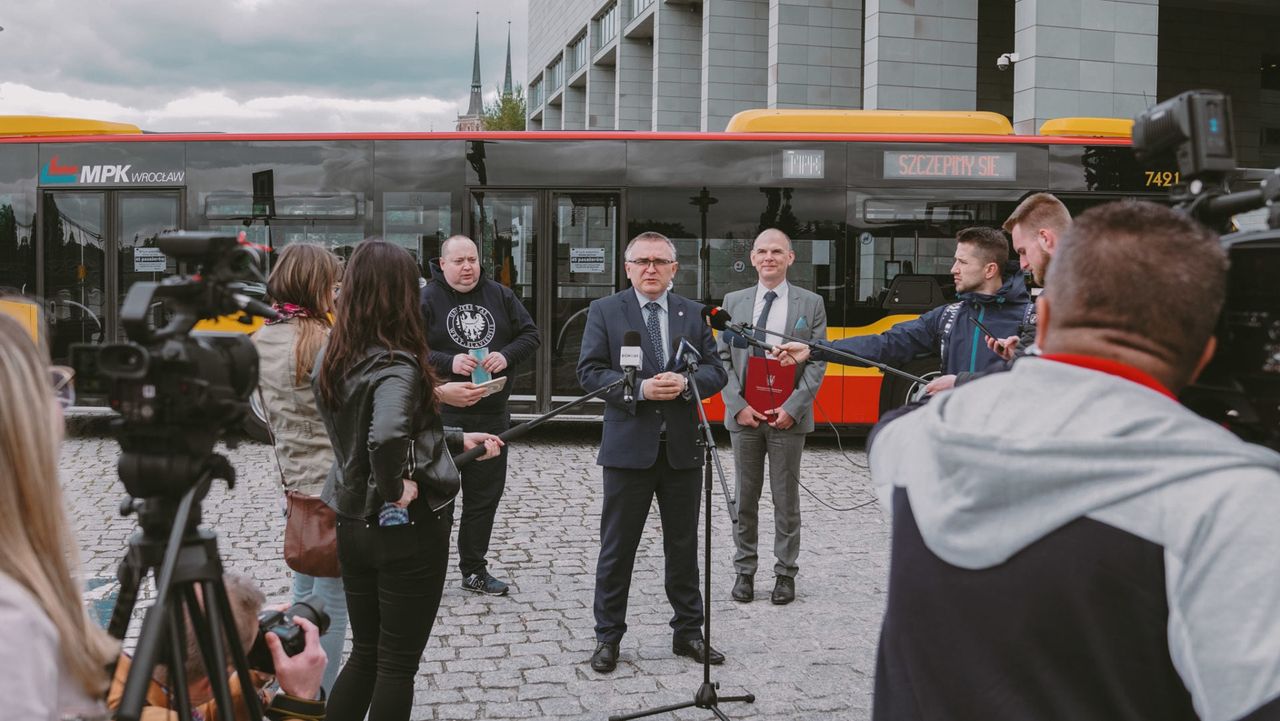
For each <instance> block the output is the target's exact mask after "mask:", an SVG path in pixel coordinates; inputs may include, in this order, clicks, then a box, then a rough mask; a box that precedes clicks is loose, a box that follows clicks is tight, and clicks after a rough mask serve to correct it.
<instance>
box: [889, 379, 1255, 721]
mask: <svg viewBox="0 0 1280 721" xmlns="http://www.w3.org/2000/svg"><path fill="white" fill-rule="evenodd" d="M870 461H871V471H872V478H873V480H874V482H875V484H876V486H877V491H878V493H879V495H880V497H881V500H882V502H883V503H884V504H885V507H886V508H887V509H889V510H890V512H891V514H892V515H894V516H895V517H896V516H899V515H901V514H900V513H899V512H900V511H902V512H904V513H905V515H908V516H913V522H914V525H915V527H916V528H918V531H919V537H920V538H921V539H922V540H923V544H924V546H926V547H927V549H928V552H930V553H932V554H934V555H936V557H937V559H940V560H941V561H942V562H943V564H945V565H949V566H951V567H954V572H952V571H947V574H953V575H954V580H956V581H958V582H960V583H961V586H957V588H962V590H963V593H962V595H965V594H967V596H965V597H969V598H977V599H981V586H978V587H976V589H977V590H976V591H975V587H972V586H964V585H963V584H965V583H969V582H972V581H973V580H974V579H979V582H981V579H983V578H990V577H991V575H990V574H992V573H999V572H1000V571H999V570H996V571H993V570H992V569H1007V568H1016V567H1017V565H1016V564H1010V563H1009V562H1010V561H1011V559H1014V557H1015V556H1016V555H1017V554H1019V553H1020V552H1024V551H1027V550H1028V549H1032V548H1034V547H1036V546H1037V544H1042V548H1041V549H1039V550H1040V551H1044V550H1045V549H1056V550H1053V552H1054V553H1062V554H1063V555H1064V557H1065V556H1066V555H1071V556H1073V558H1072V559H1071V560H1072V561H1078V560H1079V558H1078V556H1079V555H1087V554H1089V553H1092V552H1094V551H1096V550H1098V549H1094V548H1090V547H1088V544H1084V545H1081V544H1080V543H1079V538H1078V537H1075V540H1073V541H1072V543H1073V544H1075V545H1071V546H1069V547H1064V548H1062V549H1057V547H1055V546H1054V545H1053V544H1054V539H1055V536H1054V534H1055V533H1056V532H1059V531H1060V529H1064V527H1067V526H1068V524H1072V523H1073V522H1076V521H1077V520H1078V519H1082V518H1083V519H1089V520H1091V521H1093V522H1097V523H1098V524H1102V526H1085V527H1083V528H1082V527H1079V526H1072V527H1071V528H1072V532H1073V533H1076V532H1081V533H1088V532H1089V531H1088V528H1102V527H1103V526H1108V527H1111V528H1113V529H1118V530H1119V531H1122V532H1124V533H1125V534H1129V536H1132V537H1135V543H1142V541H1145V542H1146V544H1151V545H1152V546H1153V547H1154V548H1155V549H1157V550H1158V551H1159V553H1158V554H1157V558H1159V557H1160V556H1162V557H1163V589H1146V590H1147V591H1152V592H1155V593H1156V594H1157V595H1159V593H1160V592H1161V591H1162V592H1163V596H1164V597H1165V599H1166V600H1167V605H1168V617H1167V621H1166V622H1165V630H1166V633H1165V636H1166V637H1165V641H1166V642H1167V645H1168V656H1169V658H1170V660H1171V661H1172V665H1173V668H1174V669H1176V672H1177V676H1178V677H1179V678H1180V679H1181V681H1182V683H1183V684H1184V685H1185V688H1186V691H1187V692H1189V694H1190V699H1191V702H1192V703H1193V704H1194V710H1195V713H1196V715H1198V717H1199V718H1201V719H1206V720H1215V721H1216V720H1218V719H1222V720H1224V721H1225V720H1229V719H1239V718H1243V717H1245V716H1246V715H1248V714H1250V713H1251V712H1253V711H1255V710H1257V709H1260V708H1261V707H1263V706H1264V705H1267V704H1268V702H1271V701H1273V700H1275V699H1276V698H1277V696H1280V455H1278V454H1276V453H1274V452H1272V451H1270V450H1267V449H1265V448H1262V447H1259V446H1254V445H1250V444H1247V443H1244V442H1242V441H1240V440H1239V439H1237V438H1236V437H1235V436H1233V435H1232V434H1231V433H1229V432H1228V431H1226V430H1224V429H1222V428H1220V427H1218V426H1216V425H1214V424H1212V423H1210V422H1208V421H1206V420H1204V419H1202V418H1200V417H1198V416H1196V415H1195V414H1193V413H1192V412H1190V411H1188V410H1187V409H1185V408H1184V407H1182V406H1181V405H1179V404H1178V403H1177V402H1176V401H1174V400H1173V399H1171V398H1169V397H1167V396H1165V395H1163V394H1161V393H1158V392H1156V391H1154V390H1152V389H1150V388H1147V387H1145V386H1142V385H1140V384H1138V383H1135V382H1133V381H1130V380H1126V379H1124V378H1121V377H1119V376H1115V375H1111V374H1108V373H1104V372H1100V371H1096V370H1091V369H1087V368H1082V367H1078V366H1074V365H1068V364H1066V363H1061V362H1056V361H1052V360H1044V359H1038V358H1027V359H1025V360H1022V361H1020V362H1018V363H1017V364H1015V366H1014V368H1013V369H1012V370H1011V371H1010V372H1008V373H997V374H992V375H990V376H987V377H984V378H982V379H980V380H977V381H975V382H973V383H970V384H968V385H966V386H964V387H962V388H958V389H956V390H955V391H952V392H949V393H944V394H941V395H939V396H938V397H937V398H935V399H934V400H933V401H931V402H930V403H928V404H926V405H925V406H923V407H922V408H920V409H918V410H916V411H913V412H910V413H907V414H905V415H903V416H901V417H900V418H898V419H896V420H893V421H891V422H889V423H887V424H886V425H884V426H883V427H882V428H881V429H880V430H879V432H878V433H877V435H876V437H875V442H874V445H873V447H872V450H871V458H870ZM895 499H897V501H896V502H897V503H898V504H899V505H907V506H909V507H908V508H905V509H900V508H893V506H894V504H895ZM904 499H905V500H906V503H905V504H904V503H903V500H904ZM898 520H901V519H898ZM1095 535H1097V534H1095ZM898 536H899V527H898V525H897V524H896V523H895V537H894V561H893V562H894V564H895V565H896V564H899V563H900V562H904V561H903V558H904V557H905V554H904V553H899V538H898ZM1122 538H1124V537H1122ZM1137 539H1141V541H1138V540H1137ZM1107 543H1114V542H1113V541H1110V540H1109V541H1107ZM1146 544H1143V545H1146ZM1068 548H1069V550H1068ZM1113 548H1114V547H1113ZM1102 553H1103V555H1106V553H1108V551H1107V550H1106V549H1105V548H1104V549H1103V551H1102ZM1112 560H1114V559H1112ZM943 564H940V565H938V566H937V567H933V568H934V571H925V570H919V569H917V570H919V572H921V573H935V571H936V568H942V567H944V565H943ZM1002 564H1008V565H1002ZM1149 570H1150V569H1149V568H1144V569H1133V571H1134V576H1133V578H1140V577H1143V576H1142V573H1143V572H1146V571H1149ZM966 571H967V572H970V573H968V575H967V576H966ZM897 572H902V573H911V572H913V571H912V569H900V568H895V569H893V571H892V572H891V575H893V574H896V573H897ZM983 574H988V575H985V576H984V575H983ZM935 575H937V574H936V573H935ZM895 577H896V576H895ZM904 578H905V577H904ZM948 578H952V575H948ZM1157 578H1158V577H1157ZM1030 580H1031V579H1028V581H1030ZM1091 580H1092V579H1091V578H1088V577H1084V578H1082V579H1081V581H1080V583H1081V585H1082V586H1083V585H1085V584H1087V583H1089V582H1090V581H1091ZM935 587H936V584H935ZM1067 588H1068V589H1070V588H1071V587H1070V585H1068V586H1067ZM1096 590H1097V589H1094V591H1096ZM1070 592H1071V590H1068V591H1067V593H1070ZM1080 592H1081V593H1082V594H1087V593H1089V592H1090V591H1089V590H1088V589H1085V588H1081V589H1080ZM974 593H976V594H977V595H976V596H975V595H973V594H974ZM1109 593H1111V595H1110V596H1107V597H1106V598H1107V599H1108V603H1105V604H1102V605H1101V606H1100V607H1097V608H1096V613H1097V614H1100V615H1106V614H1107V613H1109V612H1111V610H1113V609H1112V608H1111V604H1110V603H1109V601H1110V600H1111V599H1113V598H1116V596H1115V594H1114V589H1112V590H1111V591H1109ZM894 595H895V588H894V581H893V580H891V583H890V591H889V612H888V613H889V614H893V613H894V612H895V610H897V611H898V612H899V615H900V616H901V614H902V613H907V610H906V609H905V608H902V605H901V604H899V606H898V607H897V608H895V601H900V602H906V601H908V600H909V599H895V597H894ZM1034 597H1035V594H1034V593H1028V594H1027V599H1028V602H1031V603H1034V601H1032V600H1031V599H1034ZM1006 600H1007V599H1001V601H1000V602H1001V603H1003V602H1005V601H1006ZM961 602H962V601H961ZM979 603H981V601H979ZM1120 605H1122V604H1120V603H1119V602H1117V604H1116V606H1115V607H1119V606H1120ZM1028 610H1029V611H1030V612H1031V613H1034V612H1035V609H1034V608H1030V609H1028ZM1126 612H1127V609H1126ZM899 620H901V621H902V622H903V623H907V622H909V620H910V619H906V618H900V619H899ZM921 620H924V619H921ZM1061 620H1062V621H1064V622H1069V620H1070V619H1069V618H1064V619H1061ZM890 625H891V624H890V623H889V622H888V620H886V635H887V634H889V629H890ZM1121 626H1123V623H1122V624H1121ZM992 628H995V629H997V633H1000V632H1004V631H1010V632H1013V633H1017V632H1019V628H1018V627H1017V626H1016V624H1010V623H1007V622H1006V623H1005V624H1004V625H1003V626H1001V625H1000V624H999V623H997V624H995V625H993V626H992ZM901 640H902V639H895V638H888V639H886V638H882V642H881V655H882V658H881V664H882V669H881V672H882V673H884V672H885V671H884V668H883V665H884V664H885V663H886V662H888V663H891V664H892V663H897V664H899V666H898V667H897V668H899V669H900V670H901V673H900V674H899V676H898V678H899V680H901V679H902V678H907V677H910V676H911V671H912V659H911V658H910V656H911V654H912V653H913V652H914V651H913V650H912V648H911V644H910V643H906V644H903V643H900V641H901ZM1094 640H1096V639H1094ZM886 642H888V644H889V647H890V648H891V656H892V658H889V659H886V658H885V654H886ZM1068 643H1069V642H1068ZM1082 643H1083V642H1082ZM1102 643H1104V644H1106V645H1109V648H1103V649H1097V648H1094V649H1093V650H1094V651H1097V650H1103V651H1110V652H1113V653H1119V654H1124V653H1127V652H1128V651H1129V650H1130V649H1131V648H1132V646H1133V644H1137V643H1141V640H1140V639H1139V638H1137V637H1136V634H1135V638H1132V639H1126V638H1123V637H1115V635H1114V634H1112V635H1111V636H1108V637H1107V638H1106V639H1104V640H1103V641H1102ZM1065 651H1081V649H1066V650H1064V649H1054V652H1055V653H1056V652H1065ZM920 652H924V650H923V649H920ZM973 652H974V654H975V657H976V656H981V655H982V654H983V652H984V649H981V648H976V649H973ZM1086 653H1087V651H1086ZM986 661H989V662H991V663H992V664H994V665H995V666H997V667H998V666H999V665H1000V664H1001V663H1004V662H1007V663H1009V664H1012V665H1017V664H1022V663H1025V662H1026V659H1005V660H1004V661H1002V660H1000V659H986ZM957 671H960V670H959V669H957ZM1079 671H1080V673H1082V674H1084V675H1087V674H1088V673H1089V671H1088V669H1080V670H1079ZM965 672H967V671H965ZM965 672H961V673H962V674H963V673H965ZM1009 672H1010V673H1012V670H1010V671H1009ZM996 675H997V676H998V675H999V672H998V671H997V672H996ZM918 676H919V673H918V672H917V677H918ZM917 680H919V679H918V678H917ZM1113 680H1115V681H1120V682H1123V679H1113ZM899 685H901V684H899ZM1067 685H1068V686H1069V680H1068V683H1067ZM900 690H901V689H900ZM877 693H878V694H881V693H884V694H892V693H894V688H892V684H889V685H882V684H881V683H880V679H878V680H877ZM911 693H914V694H919V693H920V689H919V688H918V687H913V688H912V690H911ZM892 700H893V699H884V701H885V702H886V703H888V702H890V701H892ZM900 700H901V699H899V701H900ZM917 701H918V700H917ZM943 703H944V705H945V700H943ZM910 705H911V704H908V706H910ZM921 705H923V704H917V706H921ZM880 706H881V699H879V698H878V699H877V707H878V709H879V707H880ZM894 707H895V708H896V709H898V711H899V712H897V713H894V714H891V717H893V718H915V717H924V716H927V715H928V714H923V713H921V714H913V713H901V712H900V711H901V710H902V709H903V708H905V707H904V706H903V705H902V704H901V703H898V704H894ZM1270 707H1271V712H1275V711H1277V709H1280V703H1273V704H1270ZM886 708H887V707H886ZM1022 710H1023V711H1024V712H1025V710H1026V707H1025V706H1024V707H1022ZM877 716H878V717H885V715H884V714H877ZM994 717H996V716H991V718H994ZM1268 717H1269V716H1268Z"/></svg>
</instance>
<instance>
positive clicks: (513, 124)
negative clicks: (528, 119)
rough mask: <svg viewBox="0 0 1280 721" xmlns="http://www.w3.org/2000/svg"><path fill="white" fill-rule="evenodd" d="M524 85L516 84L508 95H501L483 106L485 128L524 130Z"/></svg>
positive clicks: (499, 90) (500, 90)
mask: <svg viewBox="0 0 1280 721" xmlns="http://www.w3.org/2000/svg"><path fill="white" fill-rule="evenodd" d="M524 123H525V116H524V86H523V85H516V87H515V90H514V91H513V92H512V94H511V96H510V97H503V96H502V89H501V88H499V89H498V99H497V100H495V101H493V102H492V103H488V104H486V105H485V106H484V129H485V130H524Z"/></svg>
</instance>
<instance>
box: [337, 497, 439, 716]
mask: <svg viewBox="0 0 1280 721" xmlns="http://www.w3.org/2000/svg"><path fill="white" fill-rule="evenodd" d="M409 519H410V523H409V524H407V525H403V526H391V527H385V528H384V527H381V526H379V525H378V523H377V519H376V517H375V518H374V519H373V520H372V522H366V521H364V520H350V519H345V518H342V517H339V520H338V532H337V536H338V561H339V563H340V564H341V565H342V583H343V585H344V586H345V588H346V594H347V612H348V614H349V618H350V621H351V656H350V657H349V658H348V659H347V663H346V665H345V666H343V667H342V672H341V673H339V674H338V680H337V681H336V682H334V685H333V690H332V692H331V693H330V694H329V701H328V711H327V715H328V718H329V719H331V720H332V721H360V720H361V719H364V718H365V713H366V712H368V714H369V718H371V719H378V720H379V721H382V720H383V719H386V720H387V721H401V720H402V719H408V718H409V713H410V712H411V711H412V710H413V679H414V676H415V675H417V673H418V664H419V662H420V661H421V658H422V650H423V648H425V647H426V645H427V639H428V638H429V637H430V636H431V627H432V625H434V624H435V620H436V612H437V611H438V610H439V608H440V595H441V593H443V591H444V579H445V575H446V574H447V571H448V565H449V532H450V531H451V530H452V526H453V504H450V505H448V506H446V507H445V508H443V509H441V510H440V511H438V512H435V513H432V512H431V509H429V508H427V505H426V503H425V502H423V501H414V502H413V503H411V504H409Z"/></svg>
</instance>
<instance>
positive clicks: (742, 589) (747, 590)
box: [733, 573, 756, 603]
mask: <svg viewBox="0 0 1280 721" xmlns="http://www.w3.org/2000/svg"><path fill="white" fill-rule="evenodd" d="M755 597H756V590H755V579H754V578H752V577H751V576H748V575H747V574H745V573H739V574H738V580H737V581H734V582H733V600H735V601H740V602H742V603H751V599H753V598H755Z"/></svg>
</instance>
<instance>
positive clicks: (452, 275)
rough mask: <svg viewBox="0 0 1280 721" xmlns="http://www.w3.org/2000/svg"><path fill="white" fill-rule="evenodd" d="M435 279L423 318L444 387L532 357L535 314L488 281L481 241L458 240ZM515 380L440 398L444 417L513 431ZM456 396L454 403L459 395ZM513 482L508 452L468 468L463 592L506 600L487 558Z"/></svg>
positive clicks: (496, 373) (477, 427)
mask: <svg viewBox="0 0 1280 721" xmlns="http://www.w3.org/2000/svg"><path fill="white" fill-rule="evenodd" d="M431 277H432V279H431V281H430V282H428V283H427V285H426V287H424V288H423V289H422V317H423V319H424V320H425V321H426V328H427V344H428V345H429V346H430V347H431V358H430V362H431V366H432V369H433V370H434V371H435V372H436V374H437V375H439V376H440V377H441V378H442V379H444V380H446V381H463V382H469V381H471V380H472V377H473V376H472V374H473V373H474V372H475V371H476V370H477V369H482V370H483V371H485V372H487V373H488V374H489V375H492V376H493V377H494V378H498V377H501V376H507V375H509V374H510V373H511V369H512V368H514V367H515V366H517V365H519V364H520V363H521V362H523V361H525V360H528V359H530V358H532V357H533V353H534V351H536V350H537V349H538V343H539V342H540V338H539V335H538V326H537V325H536V324H534V322H533V318H532V317H530V315H529V311H527V310H525V307H524V304H523V303H521V302H520V299H519V298H517V297H516V294H515V293H513V292H512V291H511V289H510V288H508V287H506V286H505V285H502V284H501V283H498V282H497V281H494V280H490V279H488V278H486V277H485V276H484V268H482V267H481V266H480V257H479V252H478V250H477V249H476V244H475V241H473V240H471V239H470V238H468V237H467V236H465V235H455V236H453V237H451V238H449V239H448V240H446V241H445V242H443V243H441V244H440V257H439V258H435V259H433V260H432V261H431ZM510 381H511V379H510V378H508V382H507V383H506V385H504V386H503V388H502V390H500V391H498V392H497V393H494V394H492V395H489V396H485V395H484V391H483V390H481V389H477V388H476V387H475V386H474V385H469V384H468V385H462V384H457V385H454V384H451V386H453V387H454V388H461V390H456V391H451V392H444V391H443V390H442V392H441V400H442V402H441V405H440V417H441V420H443V421H444V424H445V425H447V426H454V427H457V428H461V429H462V430H464V431H479V432H484V433H494V434H498V433H502V432H503V431H505V430H507V428H509V427H510V426H511V414H510V413H509V412H508V411H507V398H508V397H510V395H511V382H510ZM455 396H456V397H455ZM506 483H507V449H506V447H505V446H503V448H502V455H500V456H498V457H497V458H495V459H493V460H490V461H487V462H485V463H471V464H468V465H465V466H463V467H462V521H461V522H460V523H459V524H458V570H459V571H461V572H462V588H464V589H466V590H468V591H471V592H473V593H483V594H487V595H490V596H504V595H506V593H507V584H506V583H505V582H503V581H499V580H498V579H496V578H494V577H493V575H492V574H490V573H489V568H488V564H487V562H486V561H485V556H486V555H488V553H489V537H490V535H491V534H492V533H493V521H494V517H495V516H496V515H497V512H498V501H500V500H501V499H502V491H503V489H504V488H505V487H506Z"/></svg>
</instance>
